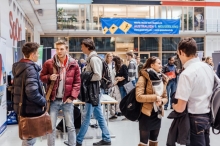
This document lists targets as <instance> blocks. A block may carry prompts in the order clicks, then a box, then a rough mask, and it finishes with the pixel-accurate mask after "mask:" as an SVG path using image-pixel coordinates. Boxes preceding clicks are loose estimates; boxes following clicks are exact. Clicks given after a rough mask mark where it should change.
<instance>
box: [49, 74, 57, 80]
mask: <svg viewBox="0 0 220 146" xmlns="http://www.w3.org/2000/svg"><path fill="white" fill-rule="evenodd" d="M57 76H58V75H57V74H52V75H51V76H50V80H51V81H56V80H57Z"/></svg>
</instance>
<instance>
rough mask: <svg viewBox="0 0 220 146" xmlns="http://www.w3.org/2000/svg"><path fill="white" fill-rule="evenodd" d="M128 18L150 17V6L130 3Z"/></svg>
mask: <svg viewBox="0 0 220 146" xmlns="http://www.w3.org/2000/svg"><path fill="white" fill-rule="evenodd" d="M127 11H128V18H150V14H149V6H134V5H128V6H127Z"/></svg>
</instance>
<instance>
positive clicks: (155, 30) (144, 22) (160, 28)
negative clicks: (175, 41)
mask: <svg viewBox="0 0 220 146" xmlns="http://www.w3.org/2000/svg"><path fill="white" fill-rule="evenodd" d="M101 22H102V32H103V34H179V30H180V19H136V18H102V19H101Z"/></svg>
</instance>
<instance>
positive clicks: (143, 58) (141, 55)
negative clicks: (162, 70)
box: [140, 54, 150, 63]
mask: <svg viewBox="0 0 220 146" xmlns="http://www.w3.org/2000/svg"><path fill="white" fill-rule="evenodd" d="M149 57H150V56H149V54H140V60H141V62H142V63H145V62H146V60H147V59H148V58H149Z"/></svg>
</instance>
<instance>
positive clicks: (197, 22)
mask: <svg viewBox="0 0 220 146" xmlns="http://www.w3.org/2000/svg"><path fill="white" fill-rule="evenodd" d="M204 20H205V18H204V7H194V30H204Z"/></svg>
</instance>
